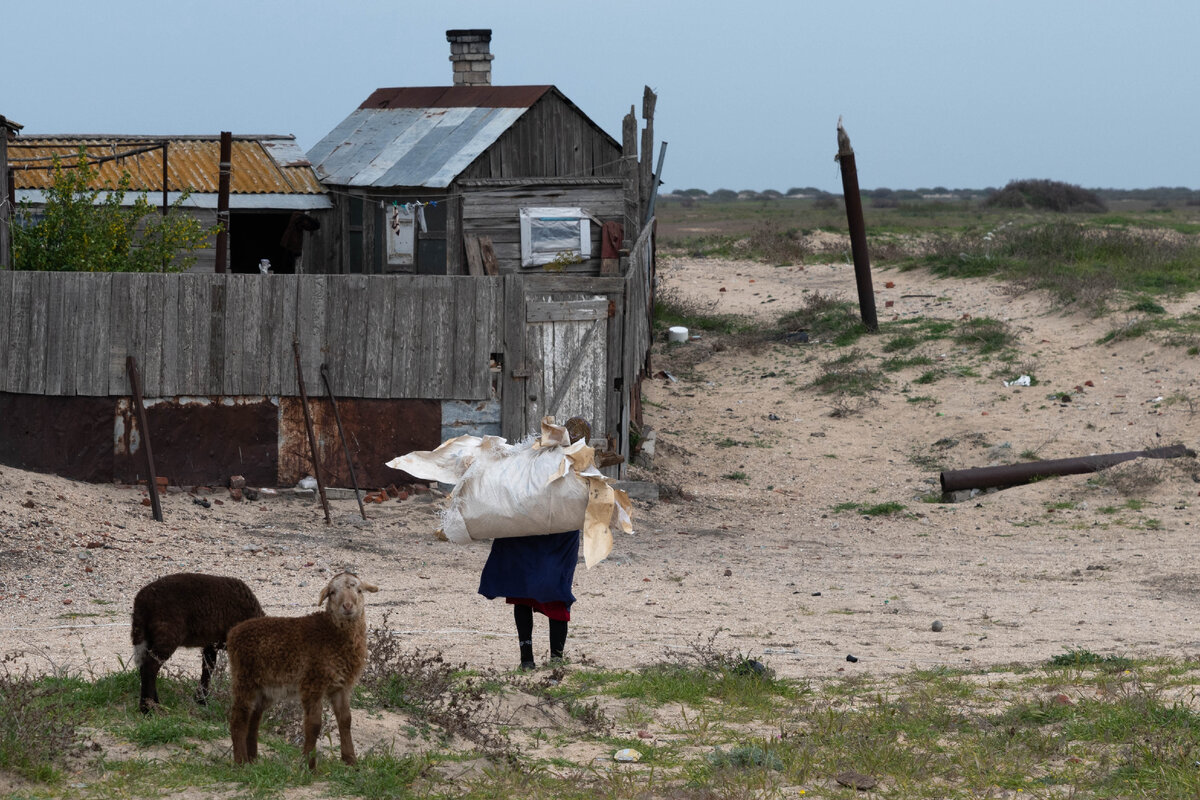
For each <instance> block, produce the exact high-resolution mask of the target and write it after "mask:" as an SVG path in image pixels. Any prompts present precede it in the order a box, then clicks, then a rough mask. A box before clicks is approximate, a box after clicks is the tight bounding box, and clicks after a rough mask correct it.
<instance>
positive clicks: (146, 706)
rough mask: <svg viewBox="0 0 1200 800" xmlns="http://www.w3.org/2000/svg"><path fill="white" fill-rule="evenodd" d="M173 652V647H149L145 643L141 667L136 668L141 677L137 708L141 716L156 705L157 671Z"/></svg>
mask: <svg viewBox="0 0 1200 800" xmlns="http://www.w3.org/2000/svg"><path fill="white" fill-rule="evenodd" d="M174 652H175V648H174V647H169V648H168V647H163V646H161V645H155V646H150V645H149V643H147V646H146V653H145V655H143V656H142V663H141V666H139V667H138V673H139V674H140V675H141V676H142V694H141V699H140V700H139V701H138V708H139V709H141V711H142V713H143V714H148V713H150V709H151V708H152V707H153V706H157V705H158V671H159V670H160V669H162V665H163V662H165V661H166V660H167V659H168V658H170V657H171V654H172V653H174Z"/></svg>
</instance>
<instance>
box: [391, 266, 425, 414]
mask: <svg viewBox="0 0 1200 800" xmlns="http://www.w3.org/2000/svg"><path fill="white" fill-rule="evenodd" d="M393 280H395V289H394V291H393V295H394V296H393V300H392V373H391V382H390V389H389V395H390V396H391V397H394V398H402V397H418V396H419V395H418V394H417V386H418V382H419V379H420V368H419V362H418V361H417V350H416V344H417V342H418V341H419V339H420V337H419V334H418V331H419V329H420V326H421V307H420V305H419V304H418V297H419V295H420V290H419V286H420V281H421V280H422V278H421V277H419V276H403V277H401V276H397V277H396V278H394V279H393Z"/></svg>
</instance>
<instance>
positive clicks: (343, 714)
mask: <svg viewBox="0 0 1200 800" xmlns="http://www.w3.org/2000/svg"><path fill="white" fill-rule="evenodd" d="M329 704H330V705H332V706H333V715H334V716H335V717H336V718H337V724H338V739H339V740H340V741H341V743H342V761H345V762H346V763H347V764H356V763H358V759H357V758H356V757H355V755H354V739H352V738H351V737H350V690H349V689H339V690H337V691H336V692H333V693H332V694H330V695H329Z"/></svg>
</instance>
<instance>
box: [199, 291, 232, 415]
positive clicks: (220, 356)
mask: <svg viewBox="0 0 1200 800" xmlns="http://www.w3.org/2000/svg"><path fill="white" fill-rule="evenodd" d="M206 277H208V281H207V290H206V294H207V296H208V318H207V320H206V324H207V325H208V360H207V364H206V365H205V375H204V394H207V395H219V394H223V393H224V392H225V325H226V319H225V317H226V315H227V314H228V310H229V299H228V292H229V283H228V278H229V273H213V274H212V275H211V276H206Z"/></svg>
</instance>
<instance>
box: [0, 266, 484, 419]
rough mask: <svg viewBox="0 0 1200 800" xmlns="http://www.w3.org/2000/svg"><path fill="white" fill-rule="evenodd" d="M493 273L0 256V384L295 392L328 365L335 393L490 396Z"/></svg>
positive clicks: (32, 388)
mask: <svg viewBox="0 0 1200 800" xmlns="http://www.w3.org/2000/svg"><path fill="white" fill-rule="evenodd" d="M501 280H502V279H501V278H499V277H496V278H486V277H485V278H478V277H446V276H382V275H271V276H262V275H230V274H226V275H216V274H186V275H145V274H129V273H49V272H17V271H9V270H0V391H5V392H14V393H26V394H41V395H56V396H73V395H83V396H111V395H117V396H119V395H128V394H129V382H128V378H127V376H126V369H125V364H126V357H127V356H130V355H132V356H134V357H135V358H137V360H138V364H139V366H140V368H141V372H142V380H143V390H144V392H145V394H146V396H147V397H171V396H179V395H223V396H254V395H288V396H292V395H297V394H299V391H298V385H297V382H296V374H295V372H296V370H295V361H294V356H293V350H292V341H293V338H295V339H297V340H298V341H299V343H300V347H301V354H302V366H303V370H304V376H305V381H306V383H308V384H309V385H310V386H317V385H318V382H319V381H320V373H319V369H320V365H321V364H322V363H326V364H328V366H329V372H330V379H331V381H332V383H333V391H334V393H335V394H337V395H339V396H344V397H363V398H427V399H456V400H474V399H487V398H490V397H491V396H492V374H491V371H490V369H489V359H490V355H491V353H494V352H499V351H500V350H502V338H501V331H502V328H501V322H502V315H503V297H504V295H503V285H502V283H501Z"/></svg>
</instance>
